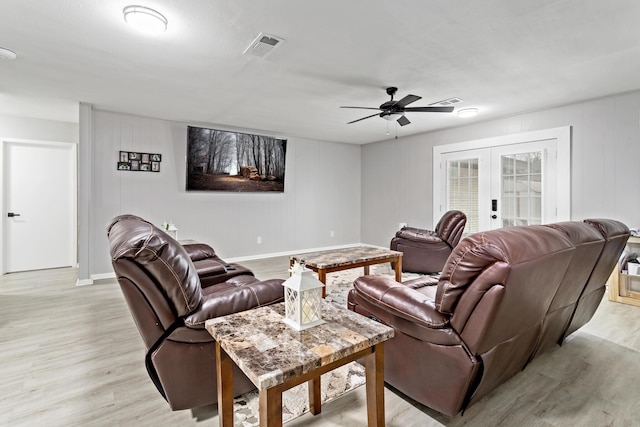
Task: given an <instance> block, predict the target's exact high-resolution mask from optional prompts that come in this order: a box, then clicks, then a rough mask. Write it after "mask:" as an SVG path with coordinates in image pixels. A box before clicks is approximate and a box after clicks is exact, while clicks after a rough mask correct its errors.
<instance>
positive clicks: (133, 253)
mask: <svg viewBox="0 0 640 427" xmlns="http://www.w3.org/2000/svg"><path fill="white" fill-rule="evenodd" d="M107 230H108V231H107V234H108V237H109V246H110V254H111V259H112V264H113V268H114V270H115V272H116V276H117V278H118V280H119V281H120V282H121V284H122V283H123V281H125V284H126V282H131V283H133V284H135V285H136V286H137V287H138V288H139V290H140V292H141V293H143V294H144V295H145V296H146V298H147V300H148V303H149V304H150V305H151V306H153V305H154V304H156V303H157V304H156V305H162V304H166V306H168V307H169V308H170V310H171V312H172V313H173V316H174V317H175V318H178V317H184V316H186V315H188V314H190V313H191V312H193V311H194V310H195V309H196V308H197V307H198V306H199V304H200V303H201V301H202V288H201V286H200V279H199V277H198V274H197V272H196V270H195V267H194V266H193V263H192V261H191V259H190V258H189V256H188V254H187V253H186V251H185V249H184V248H183V247H182V246H181V245H180V244H179V243H178V242H177V241H176V240H174V239H173V238H171V237H170V236H169V235H168V234H166V233H165V232H163V231H162V230H160V229H159V228H158V227H156V226H154V225H153V224H151V223H149V222H147V221H145V220H143V219H141V218H139V217H137V216H135V215H121V216H118V217H116V218H114V220H113V221H112V222H111V224H110V225H109V226H108V229H107ZM160 296H163V297H164V299H165V301H162V300H161V298H160ZM158 308H159V309H161V307H158ZM161 311H162V310H161ZM165 311H166V310H165ZM161 316H162V315H160V317H161ZM165 317H166V313H165ZM165 322H166V320H165ZM168 326H169V325H164V327H165V328H166V327H168Z"/></svg>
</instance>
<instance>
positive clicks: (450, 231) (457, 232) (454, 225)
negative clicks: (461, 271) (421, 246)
mask: <svg viewBox="0 0 640 427" xmlns="http://www.w3.org/2000/svg"><path fill="white" fill-rule="evenodd" d="M466 224H467V216H466V215H465V214H464V212H461V211H457V210H451V211H448V212H445V214H444V215H442V218H440V221H438V224H436V229H435V230H434V231H435V233H436V234H437V235H438V236H440V238H441V239H442V240H444V241H445V242H447V244H449V246H451V247H452V248H454V247H455V246H456V245H457V244H458V242H460V238H461V237H462V232H463V231H464V227H465V225H466Z"/></svg>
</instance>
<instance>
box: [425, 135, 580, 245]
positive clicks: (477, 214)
mask: <svg viewBox="0 0 640 427" xmlns="http://www.w3.org/2000/svg"><path fill="white" fill-rule="evenodd" d="M522 135H524V137H523V138H520V139H516V140H514V139H513V138H507V139H505V140H502V141H498V142H507V143H504V144H499V143H498V144H493V145H492V144H491V141H483V142H485V143H487V144H485V145H486V146H485V147H483V148H467V147H468V145H462V146H460V145H458V146H456V145H457V144H456V145H453V146H441V147H439V148H440V149H441V150H440V151H438V150H435V149H434V163H435V162H436V161H437V163H438V169H439V170H436V169H434V170H435V173H434V199H435V200H434V220H436V221H437V219H438V218H440V216H442V214H443V213H444V212H446V211H447V210H451V209H458V210H461V211H463V212H465V214H466V215H467V227H466V228H465V234H469V233H475V232H478V231H483V230H490V229H495V228H501V227H509V226H514V225H535V224H545V223H550V222H556V221H560V220H568V219H569V216H570V215H569V200H570V197H569V195H570V182H569V176H570V175H569V172H570V171H569V170H568V169H569V167H570V166H569V164H570V162H569V156H568V153H569V149H568V147H565V146H564V144H568V140H567V141H560V145H561V148H560V150H559V148H558V144H559V140H560V139H559V138H557V137H552V138H544V139H538V140H535V139H536V137H537V138H539V137H540V135H537V133H536V135H530V134H522ZM566 136H567V137H568V135H566ZM493 142H494V143H495V142H496V141H493ZM472 145H476V146H477V145H483V144H472ZM445 150H446V151H445ZM559 152H562V154H561V155H560V156H559V155H558V153H559ZM436 155H437V159H436ZM559 161H560V162H562V163H563V164H562V166H561V167H559ZM565 163H566V164H565ZM436 175H438V177H437V178H438V179H435V178H436ZM436 184H437V185H438V187H437V188H436V187H435V185H436Z"/></svg>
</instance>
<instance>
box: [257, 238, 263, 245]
mask: <svg viewBox="0 0 640 427" xmlns="http://www.w3.org/2000/svg"><path fill="white" fill-rule="evenodd" d="M256 243H258V244H259V245H260V244H262V236H258V238H257V239H256Z"/></svg>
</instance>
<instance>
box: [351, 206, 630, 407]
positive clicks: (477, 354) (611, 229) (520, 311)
mask: <svg viewBox="0 0 640 427" xmlns="http://www.w3.org/2000/svg"><path fill="white" fill-rule="evenodd" d="M628 237H629V230H628V228H627V227H626V226H625V225H624V224H622V223H620V222H618V221H614V220H606V219H601V220H585V221H584V222H576V221H572V222H564V223H558V224H551V225H547V226H542V225H539V226H519V227H510V228H502V229H498V230H493V231H487V232H482V233H476V234H473V235H471V236H468V237H466V238H465V239H463V240H462V241H461V242H460V243H459V244H458V245H457V246H456V247H455V248H454V250H453V252H452V253H451V255H450V256H449V258H448V259H447V261H446V264H445V266H444V268H443V270H442V274H441V275H440V278H439V279H437V278H429V277H425V278H420V279H414V280H411V281H407V282H405V283H398V282H396V281H395V280H393V279H391V278H389V277H385V276H363V277H360V278H358V279H357V280H356V281H355V283H354V288H353V289H352V290H351V291H350V293H349V296H348V307H349V308H350V309H351V310H354V311H356V312H358V313H361V314H363V315H365V316H368V317H370V318H373V319H375V320H378V321H380V322H382V323H385V324H387V325H389V326H391V327H393V328H394V329H395V336H394V337H393V338H392V339H391V340H389V341H387V342H386V343H385V363H384V366H385V381H386V382H387V383H389V384H390V385H392V386H393V387H395V388H396V389H398V390H399V391H400V392H402V393H404V394H406V395H407V396H409V397H410V398H412V399H414V400H416V401H418V402H420V403H422V404H424V405H426V406H428V407H430V408H432V409H435V410H436V411H439V412H441V413H443V414H446V415H450V416H451V415H455V414H457V413H459V412H460V411H462V410H464V409H465V408H466V407H468V406H469V405H472V404H473V403H475V402H477V401H478V400H479V399H481V398H482V397H483V396H485V395H486V394H487V393H489V392H490V391H492V390H494V389H495V388H496V387H497V386H499V385H500V384H502V383H503V382H505V381H506V380H508V379H509V378H511V377H512V376H514V375H516V374H517V373H518V372H520V371H521V370H522V369H523V368H525V367H526V365H527V364H528V363H529V362H530V361H531V360H532V359H533V358H534V357H536V356H537V355H539V354H542V353H543V352H544V351H545V350H546V349H548V348H549V347H551V346H552V345H556V344H561V343H562V342H563V340H564V339H565V337H566V336H567V335H569V334H571V333H572V332H574V331H576V330H577V329H578V328H580V327H581V326H582V325H584V324H585V323H586V322H588V321H589V320H590V319H591V318H592V316H593V314H594V312H595V310H596V309H597V307H598V305H599V303H600V301H601V300H602V297H603V294H604V291H605V284H606V282H607V279H608V277H609V275H610V274H611V271H612V270H613V268H614V267H615V264H616V262H617V260H618V257H619V256H620V254H621V253H622V251H623V249H624V247H625V244H626V242H627V239H628Z"/></svg>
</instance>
